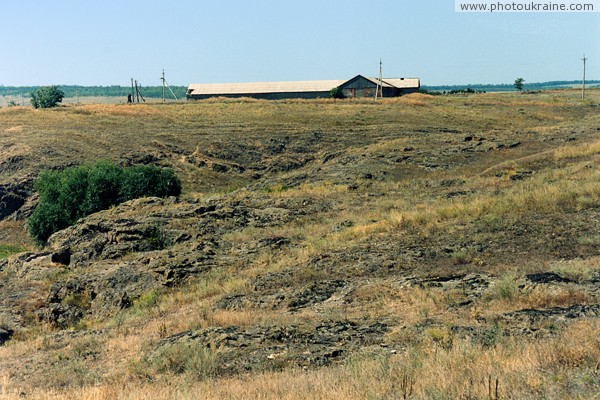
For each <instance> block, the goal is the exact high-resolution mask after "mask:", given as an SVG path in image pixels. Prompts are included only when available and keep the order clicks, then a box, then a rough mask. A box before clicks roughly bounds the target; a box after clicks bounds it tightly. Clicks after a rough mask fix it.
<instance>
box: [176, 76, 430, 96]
mask: <svg viewBox="0 0 600 400" xmlns="http://www.w3.org/2000/svg"><path fill="white" fill-rule="evenodd" d="M358 76H362V75H357V77H358ZM355 78H356V77H354V78H352V79H355ZM352 79H350V80H352ZM365 79H368V80H370V81H371V82H373V83H374V84H377V82H378V81H379V78H366V77H365ZM346 82H348V80H330V81H292V82H247V83H203V84H191V85H190V86H189V87H188V95H192V96H193V95H195V96H202V95H211V96H212V95H245V94H248V95H250V94H259V93H261V94H267V93H305V92H328V91H330V90H331V89H333V88H336V87H338V86H341V85H342V84H344V83H346ZM382 86H383V87H396V88H399V89H406V88H418V87H420V82H419V78H383V80H382Z"/></svg>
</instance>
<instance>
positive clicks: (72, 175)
mask: <svg viewBox="0 0 600 400" xmlns="http://www.w3.org/2000/svg"><path fill="white" fill-rule="evenodd" d="M35 189H36V190H37V192H38V193H39V195H40V200H39V203H38V206H37V207H36V209H35V210H34V212H33V214H32V215H31V217H30V218H29V233H30V234H31V236H32V237H33V238H34V239H35V240H36V241H37V242H38V243H39V244H44V243H46V241H47V240H48V238H49V237H50V235H52V234H53V233H54V232H57V231H59V230H61V229H64V228H66V227H68V226H71V225H73V224H74V223H75V222H77V220H79V219H80V218H82V217H85V216H86V215H89V214H91V213H94V212H97V211H100V210H105V209H107V208H110V207H111V206H114V205H116V204H119V203H122V202H124V201H127V200H131V199H135V198H138V197H146V196H159V197H167V196H177V195H179V194H180V193H181V182H180V181H179V179H178V178H177V176H176V175H175V174H174V173H173V171H172V170H171V169H167V168H159V167H155V166H147V165H143V166H136V167H129V168H121V167H119V166H117V165H115V164H113V163H110V162H100V163H97V164H94V165H83V166H80V167H74V168H68V169H65V170H64V171H47V172H43V173H42V174H40V176H39V178H38V179H37V181H36V182H35Z"/></svg>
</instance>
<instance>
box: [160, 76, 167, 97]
mask: <svg viewBox="0 0 600 400" xmlns="http://www.w3.org/2000/svg"><path fill="white" fill-rule="evenodd" d="M160 79H161V80H162V89H163V103H164V102H165V82H166V81H165V70H164V69H163V73H162V77H161V78H160Z"/></svg>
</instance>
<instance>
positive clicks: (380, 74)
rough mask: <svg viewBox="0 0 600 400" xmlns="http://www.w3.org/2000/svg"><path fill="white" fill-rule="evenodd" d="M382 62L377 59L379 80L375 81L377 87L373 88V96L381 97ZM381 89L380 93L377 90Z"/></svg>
mask: <svg viewBox="0 0 600 400" xmlns="http://www.w3.org/2000/svg"><path fill="white" fill-rule="evenodd" d="M382 68H383V62H382V61H381V58H380V59H379V80H378V81H377V87H376V88H375V98H377V97H383V75H382ZM380 90H381V93H380V92H379V91H380Z"/></svg>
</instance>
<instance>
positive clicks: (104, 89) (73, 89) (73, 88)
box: [0, 85, 187, 99]
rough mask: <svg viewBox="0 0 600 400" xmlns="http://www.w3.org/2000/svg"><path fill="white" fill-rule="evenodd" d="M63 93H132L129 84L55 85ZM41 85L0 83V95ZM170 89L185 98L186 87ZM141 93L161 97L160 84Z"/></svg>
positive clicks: (28, 91) (26, 92)
mask: <svg viewBox="0 0 600 400" xmlns="http://www.w3.org/2000/svg"><path fill="white" fill-rule="evenodd" d="M57 86H58V87H59V88H60V90H61V91H62V92H63V93H64V95H65V97H77V96H79V97H125V98H126V97H127V95H128V94H132V92H131V86H118V85H112V86H78V85H57ZM41 87H42V86H2V85H0V96H21V95H23V96H26V97H29V96H30V95H31V93H35V92H36V91H37V90H39V89H40V88H41ZM171 89H172V90H173V92H174V93H175V95H176V96H177V98H179V99H182V98H185V95H186V92H187V87H185V86H171ZM141 93H142V95H143V96H144V97H146V98H162V95H163V87H162V86H144V87H142V88H141ZM165 96H168V97H171V93H170V92H169V91H168V90H167V93H166V94H165Z"/></svg>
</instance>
